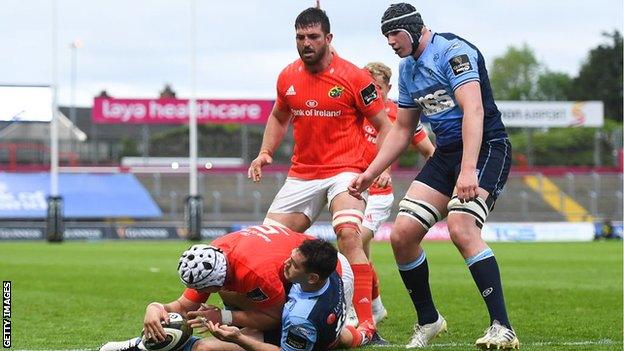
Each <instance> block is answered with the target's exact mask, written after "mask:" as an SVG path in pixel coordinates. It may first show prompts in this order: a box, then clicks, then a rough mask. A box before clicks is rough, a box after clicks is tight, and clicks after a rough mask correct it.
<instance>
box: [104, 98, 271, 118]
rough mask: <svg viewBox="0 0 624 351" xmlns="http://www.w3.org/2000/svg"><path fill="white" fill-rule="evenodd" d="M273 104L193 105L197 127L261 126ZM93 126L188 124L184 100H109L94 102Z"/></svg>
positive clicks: (203, 101)
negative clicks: (201, 124)
mask: <svg viewBox="0 0 624 351" xmlns="http://www.w3.org/2000/svg"><path fill="white" fill-rule="evenodd" d="M273 103H274V101H273V100H213V99H211V100H207V99H199V100H197V101H196V111H197V123H236V124H265V123H266V121H267V119H268V117H269V114H270V113H271V109H272V108H273ZM92 117H93V121H94V122H95V123H103V124H113V123H129V124H184V123H188V121H189V104H188V100H186V99H113V98H95V100H94V102H93V111H92Z"/></svg>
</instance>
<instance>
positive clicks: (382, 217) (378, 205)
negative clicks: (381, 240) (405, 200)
mask: <svg viewBox="0 0 624 351" xmlns="http://www.w3.org/2000/svg"><path fill="white" fill-rule="evenodd" d="M393 202H394V195H392V194H387V195H369V196H368V202H367V203H366V210H364V220H363V221H362V226H363V227H364V228H368V229H370V230H371V231H372V232H373V235H375V233H376V232H377V230H378V229H379V227H380V226H381V224H382V223H383V222H385V221H387V220H388V218H390V212H391V210H392V203H393Z"/></svg>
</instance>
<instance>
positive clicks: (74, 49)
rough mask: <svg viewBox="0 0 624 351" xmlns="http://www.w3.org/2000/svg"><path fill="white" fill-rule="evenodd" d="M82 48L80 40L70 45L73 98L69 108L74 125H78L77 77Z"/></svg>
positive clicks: (71, 97)
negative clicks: (79, 51) (79, 52)
mask: <svg viewBox="0 0 624 351" xmlns="http://www.w3.org/2000/svg"><path fill="white" fill-rule="evenodd" d="M81 47H82V42H81V41H80V40H78V39H76V40H74V41H72V42H71V43H69V48H70V49H71V67H70V79H71V91H70V93H71V96H70V100H71V101H70V107H69V119H70V120H71V122H72V124H73V125H76V76H77V68H78V49H79V48H81Z"/></svg>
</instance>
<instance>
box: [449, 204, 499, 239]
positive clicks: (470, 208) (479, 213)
mask: <svg viewBox="0 0 624 351" xmlns="http://www.w3.org/2000/svg"><path fill="white" fill-rule="evenodd" d="M493 202H494V201H493V200H492V199H491V198H490V197H488V199H487V200H483V199H482V198H481V197H477V198H476V199H474V200H472V201H465V202H461V201H460V200H459V199H458V198H457V196H453V197H452V198H451V201H449V203H448V205H447V209H448V211H449V221H448V222H449V233H451V235H452V234H453V232H455V233H457V234H459V232H460V231H462V230H466V228H462V226H463V225H464V224H467V225H468V226H469V227H470V226H471V224H472V223H474V225H476V226H477V228H479V229H481V228H483V224H484V223H485V220H486V219H487V217H488V215H489V214H490V209H491V207H492V205H493ZM454 213H455V214H458V213H459V214H466V215H468V216H470V217H472V219H473V220H474V221H473V220H472V219H470V220H464V219H465V218H470V217H466V216H460V217H458V218H456V219H455V218H451V216H450V215H451V214H454ZM451 222H452V223H453V224H451ZM455 224H457V225H455ZM451 227H452V228H451Z"/></svg>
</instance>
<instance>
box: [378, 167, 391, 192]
mask: <svg viewBox="0 0 624 351" xmlns="http://www.w3.org/2000/svg"><path fill="white" fill-rule="evenodd" d="M375 184H377V186H378V187H379V188H382V189H383V188H385V187H388V186H391V185H392V178H391V177H390V172H388V171H387V170H385V171H383V172H381V174H380V175H379V177H377V179H375Z"/></svg>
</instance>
